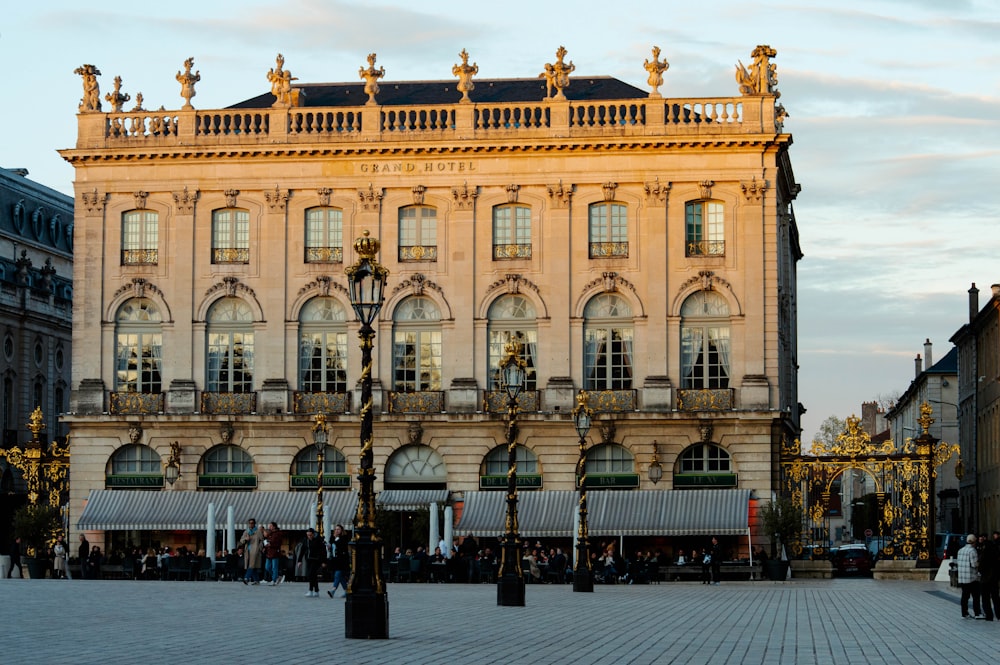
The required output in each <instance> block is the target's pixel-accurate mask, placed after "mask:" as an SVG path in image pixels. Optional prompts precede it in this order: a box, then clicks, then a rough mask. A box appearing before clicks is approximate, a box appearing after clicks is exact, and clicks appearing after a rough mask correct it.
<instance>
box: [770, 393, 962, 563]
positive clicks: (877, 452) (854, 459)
mask: <svg viewBox="0 0 1000 665" xmlns="http://www.w3.org/2000/svg"><path fill="white" fill-rule="evenodd" d="M931 414H932V409H931V407H930V405H929V404H928V403H927V402H924V403H923V404H921V405H920V417H919V418H918V419H917V422H919V423H920V427H921V429H922V430H923V432H922V434H921V435H920V436H918V437H917V438H915V439H911V438H907V439H906V441H905V442H904V444H903V445H902V446H900V447H899V448H898V449H897V447H896V446H895V444H894V443H893V442H892V440H887V441H884V442H881V443H875V444H873V443H872V441H871V437H870V436H869V435H868V433H867V432H865V431H864V430H862V429H861V427H860V422H861V421H860V419H859V418H856V417H854V416H851V417H850V418H848V419H847V429H846V431H844V432H843V433H841V434H839V435H837V439H836V441H835V442H834V443H832V444H829V445H822V444H820V443H819V442H814V444H813V451H812V453H811V454H803V453H802V450H801V444H800V443H799V441H798V440H797V439H796V440H795V442H794V443H793V444H791V445H783V446H782V449H781V460H780V466H781V480H780V482H781V491H782V493H783V494H785V495H787V496H788V497H790V498H791V500H792V502H793V503H795V504H796V505H797V506H799V507H800V508H801V509H802V515H803V525H802V527H803V528H802V532H801V534H800V537H799V540H798V541H796V542H793V543H791V544H790V547H791V550H792V553H793V554H794V555H795V556H801V555H802V553H803V551H804V550H806V549H807V548H808V549H809V550H811V552H812V554H813V556H815V557H821V556H822V555H824V554H825V553H826V548H827V547H828V544H829V543H830V542H831V539H830V522H831V514H830V504H831V501H830V499H831V492H832V491H833V488H834V486H835V481H836V480H837V479H838V478H841V477H842V476H843V475H844V473H845V472H847V471H851V470H856V471H858V472H861V473H863V474H865V475H866V476H868V477H869V478H871V479H872V482H873V484H874V487H875V491H874V494H875V497H876V506H877V510H876V512H877V526H878V533H877V537H878V538H879V539H880V545H881V549H882V552H883V555H884V556H885V557H888V558H892V559H916V560H917V561H918V564H919V562H929V561H930V559H931V554H932V552H931V548H932V547H933V542H934V541H933V538H934V480H935V478H936V477H937V469H938V467H940V466H941V465H942V464H944V463H945V462H947V461H948V460H949V459H950V458H951V456H952V455H956V456H958V455H959V447H958V445H957V444H951V443H946V442H944V441H940V440H938V439H936V438H935V437H933V436H931V435H930V434H929V433H928V429H930V426H931V424H932V423H933V422H934V418H932V417H931Z"/></svg>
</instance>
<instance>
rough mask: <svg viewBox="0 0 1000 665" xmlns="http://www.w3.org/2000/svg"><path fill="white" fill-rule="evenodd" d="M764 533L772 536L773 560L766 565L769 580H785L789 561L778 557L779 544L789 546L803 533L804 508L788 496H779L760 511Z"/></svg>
mask: <svg viewBox="0 0 1000 665" xmlns="http://www.w3.org/2000/svg"><path fill="white" fill-rule="evenodd" d="M760 519H761V524H762V526H763V528H764V532H765V533H767V534H769V535H770V536H771V558H770V559H769V560H768V561H767V562H766V564H765V570H764V572H765V573H766V574H767V577H768V579H772V580H783V579H785V577H786V576H787V575H788V561H787V560H786V561H782V560H781V559H780V557H779V555H778V542H779V541H780V542H781V544H782V545H788V544H790V543H792V542H793V541H795V540H796V539H797V538H798V537H799V534H801V533H802V508H801V507H800V506H799V505H798V504H796V503H795V502H793V501H792V500H791V499H790V498H788V497H787V496H779V497H777V498H775V499H774V500H773V501H771V502H770V503H767V504H765V505H764V506H763V507H762V508H761V510H760Z"/></svg>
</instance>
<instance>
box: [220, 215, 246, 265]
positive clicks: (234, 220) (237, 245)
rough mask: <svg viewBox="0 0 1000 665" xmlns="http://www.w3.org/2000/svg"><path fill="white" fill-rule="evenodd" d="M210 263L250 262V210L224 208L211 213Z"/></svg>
mask: <svg viewBox="0 0 1000 665" xmlns="http://www.w3.org/2000/svg"><path fill="white" fill-rule="evenodd" d="M212 263H250V211H248V210H243V209H240V208H224V209H222V210H216V211H214V212H213V213H212Z"/></svg>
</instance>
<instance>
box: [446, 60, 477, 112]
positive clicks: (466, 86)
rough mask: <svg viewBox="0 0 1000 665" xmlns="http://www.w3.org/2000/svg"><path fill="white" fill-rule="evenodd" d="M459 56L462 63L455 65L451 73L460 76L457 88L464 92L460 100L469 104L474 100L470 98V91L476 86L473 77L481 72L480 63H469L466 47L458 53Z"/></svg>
mask: <svg viewBox="0 0 1000 665" xmlns="http://www.w3.org/2000/svg"><path fill="white" fill-rule="evenodd" d="M458 57H460V58H461V59H462V64H461V65H455V66H454V67H452V68H451V73H452V74H453V75H455V76H457V77H458V85H456V86H455V88H456V89H457V90H458V91H459V92H460V93H462V99H460V100H459V102H460V103H462V104H468V103H470V102H472V100H471V99H470V98H469V93H470V92H472V91H473V90H475V88H476V86H475V84H474V83H473V82H472V77H473V76H475V75H476V74H478V73H479V65H477V64H476V63H472V64H471V65H470V64H469V53H468V51H466V50H465V49H462V52H461V53H459V54H458Z"/></svg>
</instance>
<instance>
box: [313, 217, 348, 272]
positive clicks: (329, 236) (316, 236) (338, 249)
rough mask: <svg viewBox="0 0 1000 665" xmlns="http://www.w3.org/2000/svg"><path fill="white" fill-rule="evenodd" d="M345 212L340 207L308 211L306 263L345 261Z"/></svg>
mask: <svg viewBox="0 0 1000 665" xmlns="http://www.w3.org/2000/svg"><path fill="white" fill-rule="evenodd" d="M343 261H344V213H343V211H342V210H340V209H339V208H313V209H312V210H309V211H307V212H306V263H343Z"/></svg>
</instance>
